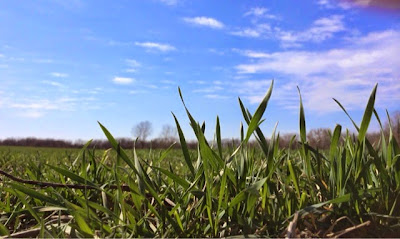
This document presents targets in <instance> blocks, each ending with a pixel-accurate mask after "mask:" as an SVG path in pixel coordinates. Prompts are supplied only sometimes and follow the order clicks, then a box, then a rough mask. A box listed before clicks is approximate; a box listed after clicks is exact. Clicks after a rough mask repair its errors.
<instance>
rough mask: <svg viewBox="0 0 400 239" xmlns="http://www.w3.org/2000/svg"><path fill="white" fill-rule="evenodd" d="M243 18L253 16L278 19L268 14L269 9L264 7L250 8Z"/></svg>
mask: <svg viewBox="0 0 400 239" xmlns="http://www.w3.org/2000/svg"><path fill="white" fill-rule="evenodd" d="M244 16H254V17H257V18H268V19H278V18H279V17H278V16H276V15H274V14H270V13H269V9H268V8H264V7H254V8H251V9H250V10H249V11H247V12H246V13H245V14H244Z"/></svg>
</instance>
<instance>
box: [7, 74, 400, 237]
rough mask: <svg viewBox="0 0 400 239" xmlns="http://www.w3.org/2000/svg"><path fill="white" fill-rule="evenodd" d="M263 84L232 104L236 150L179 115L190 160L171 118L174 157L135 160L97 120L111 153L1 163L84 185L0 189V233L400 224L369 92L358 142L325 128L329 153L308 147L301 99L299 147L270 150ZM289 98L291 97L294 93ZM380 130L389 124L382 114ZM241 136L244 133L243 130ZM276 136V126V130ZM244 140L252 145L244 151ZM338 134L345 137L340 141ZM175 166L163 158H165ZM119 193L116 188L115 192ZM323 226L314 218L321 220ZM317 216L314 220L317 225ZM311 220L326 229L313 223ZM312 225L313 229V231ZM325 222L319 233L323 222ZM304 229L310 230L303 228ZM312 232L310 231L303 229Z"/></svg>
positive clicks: (164, 233)
mask: <svg viewBox="0 0 400 239" xmlns="http://www.w3.org/2000/svg"><path fill="white" fill-rule="evenodd" d="M272 88H273V82H272V83H271V86H270V88H269V90H268V92H267V94H266V95H265V97H264V99H263V100H262V102H261V103H260V105H259V106H258V108H257V110H256V111H255V113H254V114H251V113H250V111H249V110H248V109H246V108H245V106H244V104H243V102H242V101H241V100H240V98H239V105H240V108H241V111H242V113H243V117H244V121H245V123H246V125H247V127H244V126H243V125H242V124H241V127H240V139H241V141H240V145H238V146H237V147H235V148H222V146H221V132H220V123H219V118H218V117H217V119H216V128H215V138H214V140H213V141H212V143H211V142H210V141H207V140H206V138H205V136H204V132H205V128H206V126H205V123H203V124H200V123H198V122H197V121H196V120H195V119H194V118H193V116H192V115H191V114H190V112H189V110H188V109H187V107H186V105H185V102H184V100H183V97H182V93H181V91H180V90H179V94H180V97H181V99H182V103H183V106H184V107H185V109H186V113H187V116H188V118H189V120H190V125H191V127H192V129H193V132H194V133H195V135H196V138H197V142H198V148H197V151H191V150H189V149H188V147H187V144H186V140H185V136H184V134H183V132H182V129H181V127H180V124H179V121H178V119H177V118H176V116H175V115H174V114H173V117H174V119H175V122H176V126H177V129H178V133H179V140H180V145H181V154H180V155H181V158H180V159H179V158H178V159H176V158H174V157H173V156H171V155H176V152H175V150H173V145H171V147H170V148H168V149H167V150H164V151H162V152H155V151H152V150H151V149H150V150H149V152H148V154H145V155H142V156H141V157H139V156H138V153H137V152H136V150H135V148H133V149H132V150H129V151H127V150H125V149H122V148H121V147H120V146H119V144H118V142H117V141H116V140H115V139H114V137H113V136H112V134H111V133H110V132H109V131H108V130H107V129H106V128H105V127H104V126H103V125H102V124H100V123H99V125H100V127H101V129H102V130H103V132H104V134H105V135H106V137H107V138H108V140H109V142H110V143H111V145H112V149H109V150H106V151H102V152H100V153H101V154H99V152H98V151H97V152H95V151H94V150H93V149H88V148H87V146H88V145H89V143H90V141H89V142H88V143H87V144H86V145H85V147H83V148H82V150H81V151H80V152H79V154H78V156H77V157H76V158H75V159H71V157H69V158H70V159H69V160H68V159H66V158H64V159H63V162H62V163H61V161H60V160H58V161H54V160H53V161H52V160H51V158H50V157H49V158H40V159H32V158H28V157H23V156H22V157H21V156H18V155H15V154H3V155H2V157H1V158H0V163H1V168H2V170H5V171H8V172H11V173H12V174H14V176H16V177H18V176H19V177H25V178H26V177H29V179H30V180H36V181H38V182H59V183H61V184H79V185H84V187H83V188H80V189H79V188H68V187H61V188H53V187H44V186H45V185H41V184H40V183H38V184H37V185H33V186H32V185H28V184H24V183H17V182H15V181H13V180H9V179H7V178H6V177H4V178H3V179H2V181H0V199H1V200H0V213H1V214H0V215H1V216H0V235H1V236H4V237H7V236H9V235H12V236H17V235H19V236H23V237H31V236H39V237H222V236H234V235H246V236H251V235H255V236H271V237H276V236H282V235H285V234H284V233H285V229H286V228H287V226H288V224H289V222H290V221H291V220H292V219H293V216H294V215H296V218H297V216H298V217H299V219H298V220H299V222H298V223H297V227H298V228H299V229H300V230H312V228H314V229H315V231H316V230H317V229H318V228H322V229H324V228H325V229H324V230H323V232H319V234H318V232H314V234H309V235H315V236H324V237H326V236H334V235H338V234H335V233H334V232H333V231H334V229H333V227H331V228H328V229H327V228H326V227H329V226H330V225H332V223H334V224H336V222H335V220H336V219H338V218H340V217H341V216H343V215H346V216H347V218H348V220H349V221H352V222H353V223H355V224H362V223H365V222H370V221H372V222H373V223H374V225H378V226H385V227H386V228H390V227H396V225H397V226H398V223H399V220H400V215H399V212H400V202H399V195H400V193H399V192H400V191H399V187H400V160H399V157H400V149H399V144H398V143H397V142H396V140H395V138H394V137H393V135H392V132H390V135H389V137H388V138H385V136H384V134H383V129H382V125H381V123H380V122H381V120H380V118H379V116H378V115H377V113H376V111H375V110H374V103H375V96H376V90H377V85H376V86H375V87H374V89H373V90H372V93H371V96H370V98H369V101H368V104H367V106H366V109H365V112H364V116H363V119H362V122H361V125H357V124H356V123H355V122H354V121H353V120H352V118H351V117H350V115H349V114H348V113H347V111H346V110H345V108H344V107H343V106H342V105H341V104H340V103H339V102H338V101H336V100H335V101H336V102H337V103H338V105H339V106H340V107H341V108H342V109H343V111H344V112H345V114H347V115H348V116H349V119H350V120H351V121H352V122H353V124H354V127H355V129H356V130H357V134H356V135H354V134H352V133H350V131H349V130H346V131H345V134H343V132H342V127H341V126H340V125H336V127H335V129H334V130H333V132H332V133H331V136H330V137H331V145H330V150H329V151H326V152H324V151H319V150H318V149H315V148H312V147H311V146H309V145H308V143H307V139H306V122H305V115H304V109H303V104H302V99H301V96H300V117H299V118H300V120H299V126H300V141H299V142H297V141H296V138H295V137H293V138H292V141H291V143H292V144H300V145H301V147H300V149H299V150H291V149H290V148H291V147H289V148H286V149H280V148H279V145H278V142H279V133H276V132H275V130H274V132H273V133H272V135H271V137H270V139H268V140H267V138H266V137H265V136H264V134H263V132H262V131H261V129H260V128H259V126H260V124H261V123H262V122H263V120H262V116H263V113H264V111H265V109H266V108H267V105H268V101H269V99H270V97H271V94H272ZM299 95H300V90H299ZM373 115H374V116H375V118H376V119H377V120H378V122H379V124H380V125H381V132H382V136H381V140H380V142H379V145H371V143H370V142H369V141H368V139H367V138H366V137H365V136H366V133H367V129H368V125H369V123H370V120H371V118H372V117H373ZM388 120H389V122H390V117H389V115H388ZM245 128H246V129H245ZM275 128H276V127H275ZM252 135H254V137H255V140H256V141H257V142H258V146H259V147H250V146H249V139H250V137H251V136H252ZM342 135H345V136H344V137H343V136H342ZM171 158H174V160H171ZM127 188H128V189H129V190H126V189H127ZM324 218H325V221H324V220H322V219H324ZM317 219H321V220H317ZM321 221H322V222H325V224H322V225H321ZM318 223H319V224H318ZM326 224H327V225H326ZM310 225H311V226H310ZM310 228H311V229H310Z"/></svg>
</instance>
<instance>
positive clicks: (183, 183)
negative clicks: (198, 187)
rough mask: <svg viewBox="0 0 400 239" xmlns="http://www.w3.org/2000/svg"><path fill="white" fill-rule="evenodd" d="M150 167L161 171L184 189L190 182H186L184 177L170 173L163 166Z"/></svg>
mask: <svg viewBox="0 0 400 239" xmlns="http://www.w3.org/2000/svg"><path fill="white" fill-rule="evenodd" d="M152 168H154V169H156V170H158V171H160V172H161V173H163V174H165V175H166V176H167V177H169V178H170V179H172V180H173V181H174V182H176V183H178V184H179V185H181V186H182V187H183V189H184V190H186V189H188V188H189V187H190V183H189V182H187V181H186V180H185V179H183V178H181V177H179V176H178V175H176V174H174V173H171V172H170V171H168V170H165V169H163V168H159V167H154V166H152Z"/></svg>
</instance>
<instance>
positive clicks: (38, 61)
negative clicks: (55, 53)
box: [32, 58, 54, 64]
mask: <svg viewBox="0 0 400 239" xmlns="http://www.w3.org/2000/svg"><path fill="white" fill-rule="evenodd" d="M32 62H34V63H39V64H51V63H54V60H53V59H45V58H38V59H33V60H32Z"/></svg>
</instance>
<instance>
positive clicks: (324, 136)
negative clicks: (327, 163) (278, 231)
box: [0, 111, 400, 150]
mask: <svg viewBox="0 0 400 239" xmlns="http://www.w3.org/2000/svg"><path fill="white" fill-rule="evenodd" d="M391 125H392V134H393V136H394V137H395V138H396V140H397V142H398V143H399V144H400V111H397V112H395V113H394V114H393V115H392V117H391ZM152 132H153V127H152V124H151V123H150V122H149V121H142V122H139V123H138V124H136V125H135V126H134V127H133V128H132V131H131V133H132V136H133V137H132V138H118V139H117V140H118V142H119V144H120V146H121V147H122V148H133V147H136V148H137V149H143V148H153V149H165V148H168V147H170V146H171V145H172V144H173V143H175V147H176V148H179V147H180V144H179V137H178V133H177V130H176V128H175V127H173V126H171V125H164V126H163V127H162V130H161V132H160V134H159V136H158V137H157V138H154V139H151V140H148V137H149V136H150V135H151V134H152ZM383 132H384V135H385V137H386V138H388V137H389V122H388V121H387V122H386V123H385V124H384V125H383ZM331 133H332V131H331V129H328V128H318V129H311V130H310V131H309V132H308V133H307V142H308V144H309V145H310V146H312V147H313V148H317V149H321V150H326V149H329V146H330V143H331V142H330V139H331ZM342 134H343V137H342V138H344V136H345V134H346V132H343V133H342ZM350 134H351V135H352V136H353V137H354V139H355V140H356V138H357V135H356V134H355V133H354V132H353V133H350ZM367 138H368V140H369V141H370V142H371V143H372V144H373V145H376V146H377V145H378V143H379V141H380V138H381V133H380V132H369V133H368V134H367ZM298 141H299V135H298V134H294V133H286V134H282V135H279V147H280V148H288V147H289V146H290V147H291V148H293V149H296V148H298V147H299V144H298V143H297V142H298ZM291 142H292V144H291ZM85 143H86V142H85V141H82V140H76V141H68V140H59V139H51V138H46V139H39V138H34V137H29V138H7V139H4V140H0V145H1V146H25V147H54V148H81V147H82V146H83V145H84V144H85ZM239 144H240V140H239V139H222V146H223V147H225V148H233V147H236V146H238V145H239ZM256 144H257V143H256V142H255V141H252V142H250V145H256ZM187 145H188V147H189V148H191V149H196V148H197V141H195V140H188V141H187ZM89 147H91V148H98V149H108V148H111V145H110V143H109V142H108V141H107V140H100V139H95V140H93V141H92V143H91V144H90V146H89Z"/></svg>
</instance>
